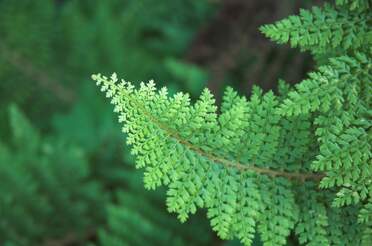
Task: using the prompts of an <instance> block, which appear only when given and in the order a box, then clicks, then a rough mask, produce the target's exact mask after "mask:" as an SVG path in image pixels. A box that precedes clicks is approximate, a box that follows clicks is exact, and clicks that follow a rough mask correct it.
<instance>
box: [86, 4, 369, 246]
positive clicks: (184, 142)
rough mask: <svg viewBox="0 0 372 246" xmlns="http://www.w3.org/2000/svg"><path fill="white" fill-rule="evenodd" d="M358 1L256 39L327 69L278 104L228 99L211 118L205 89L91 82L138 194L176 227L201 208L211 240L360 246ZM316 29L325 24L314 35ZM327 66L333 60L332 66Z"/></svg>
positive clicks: (364, 11)
mask: <svg viewBox="0 0 372 246" xmlns="http://www.w3.org/2000/svg"><path fill="white" fill-rule="evenodd" d="M370 7H371V6H370V4H369V2H368V1H362V0H356V1H341V0H340V1H336V7H331V6H330V5H325V6H324V7H323V8H314V9H313V10H312V11H305V10H303V11H301V13H300V16H299V17H289V18H288V19H286V20H282V21H279V22H277V23H276V24H273V25H265V26H264V27H263V28H262V31H263V32H264V33H265V35H266V36H268V37H270V38H272V39H273V40H275V41H277V42H279V43H285V42H290V43H291V44H292V46H299V47H300V48H301V49H303V50H310V51H312V52H313V53H314V54H317V55H321V56H323V57H329V59H328V60H327V62H326V64H323V65H322V66H320V67H318V68H317V69H316V71H314V72H311V73H309V76H308V78H307V79H305V80H303V81H302V82H300V83H299V84H297V85H296V86H295V88H289V86H287V85H285V84H283V83H282V84H281V85H280V87H279V89H280V93H279V95H274V93H273V92H268V93H263V92H262V91H261V90H260V89H257V88H256V89H255V90H254V91H253V94H252V96H251V98H250V99H249V100H248V99H246V98H244V97H240V96H238V94H237V93H236V92H234V91H233V90H232V89H231V88H227V89H226V91H225V94H224V97H223V102H222V105H221V108H220V110H219V111H218V110H217V107H216V105H215V100H214V98H213V96H212V95H211V93H210V92H209V91H208V90H207V89H205V90H204V91H203V93H202V94H201V96H200V98H199V100H197V101H196V102H195V103H192V102H191V100H190V97H189V95H188V94H183V93H177V94H175V95H173V96H169V95H168V94H167V89H166V88H162V89H161V90H157V89H156V88H155V84H154V82H153V81H150V82H149V83H148V84H144V83H141V85H140V87H139V88H135V86H133V85H132V84H131V83H130V82H126V81H124V80H120V81H119V79H118V78H117V76H116V74H113V75H112V76H111V77H110V78H107V77H105V76H101V75H100V74H97V75H94V76H93V79H94V80H95V81H96V82H97V85H98V86H100V87H101V90H102V91H103V92H105V93H106V96H107V97H109V98H111V103H112V104H114V106H115V108H114V111H115V112H117V113H118V114H119V121H120V122H123V123H124V127H123V132H125V133H127V143H128V144H129V145H131V146H132V154H134V155H135V156H136V164H137V167H138V168H143V169H144V170H145V174H144V183H145V186H146V188H148V189H155V188H157V187H158V186H160V185H166V186H168V192H167V196H168V197H167V206H168V210H169V211H170V212H175V213H177V214H178V218H179V219H180V220H181V221H185V220H186V219H187V218H188V217H189V214H193V213H195V212H196V211H197V209H198V208H206V209H207V215H208V218H209V219H210V222H211V226H212V228H213V229H214V230H215V231H216V232H217V234H218V235H219V236H220V237H221V238H222V239H233V238H238V239H240V241H241V242H242V243H244V244H245V245H251V243H252V241H253V238H254V236H255V234H256V231H257V232H258V233H259V235H260V238H261V240H262V242H263V243H264V245H265V246H266V245H285V244H286V242H287V237H288V236H289V235H290V234H291V232H294V233H295V235H297V237H298V240H299V242H300V243H301V244H304V245H370V244H371V243H372V241H371V227H372V199H371V198H372V162H371V159H372V152H371V142H372V128H371V126H372V121H371V118H372V117H371V116H372V112H371V102H372V100H371V97H372V96H371V95H372V59H371V54H372V49H371V47H370V44H371V30H370V29H371V28H370V27H371V9H370ZM324 23H329V24H330V25H328V24H324ZM334 54H336V55H335V56H334Z"/></svg>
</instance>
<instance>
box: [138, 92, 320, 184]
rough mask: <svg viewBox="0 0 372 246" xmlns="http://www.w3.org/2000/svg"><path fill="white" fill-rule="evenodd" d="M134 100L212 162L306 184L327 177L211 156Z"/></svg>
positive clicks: (151, 118)
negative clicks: (305, 182) (308, 181)
mask: <svg viewBox="0 0 372 246" xmlns="http://www.w3.org/2000/svg"><path fill="white" fill-rule="evenodd" d="M132 99H133V101H134V103H135V104H136V106H137V107H138V108H140V109H141V111H142V112H143V114H144V115H145V116H146V117H147V118H148V119H149V120H150V121H151V122H153V123H154V124H156V125H157V126H158V127H159V128H160V129H162V130H163V131H165V132H166V133H168V135H169V136H170V137H172V138H173V139H175V140H176V141H177V142H178V143H180V144H182V145H184V146H186V147H187V148H188V149H190V150H192V151H194V152H195V153H197V154H198V155H199V156H202V157H204V158H207V159H208V160H210V161H211V162H214V163H220V164H222V165H224V166H225V167H234V168H236V169H238V170H240V171H251V172H255V173H258V174H265V175H269V176H271V177H277V176H280V177H285V178H288V179H296V180H300V181H302V182H304V181H306V180H316V181H319V180H321V179H322V178H324V177H325V176H326V175H325V174H323V173H300V172H286V171H280V170H272V169H269V168H263V167H257V166H255V165H253V164H248V163H241V162H239V161H232V160H228V159H225V158H223V157H220V156H218V155H214V154H210V153H208V152H206V151H204V150H202V149H200V148H199V147H197V146H195V145H193V144H192V143H190V142H189V141H187V140H185V139H183V138H182V137H180V136H179V134H178V133H177V132H176V131H174V130H172V129H170V128H169V127H167V126H166V125H164V124H163V123H161V122H160V121H159V120H157V118H155V117H154V116H153V115H152V114H151V113H149V112H148V111H147V110H146V109H145V108H144V107H143V106H142V105H141V104H139V103H137V102H136V100H135V99H134V98H133V97H132Z"/></svg>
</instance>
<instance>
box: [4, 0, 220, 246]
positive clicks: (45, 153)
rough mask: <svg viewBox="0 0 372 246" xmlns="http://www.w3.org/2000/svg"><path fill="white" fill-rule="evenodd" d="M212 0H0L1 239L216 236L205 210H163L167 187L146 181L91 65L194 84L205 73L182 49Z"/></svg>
mask: <svg viewBox="0 0 372 246" xmlns="http://www.w3.org/2000/svg"><path fill="white" fill-rule="evenodd" d="M149 6H151V7H150V8H149ZM216 6H217V5H216V4H211V3H210V2H208V1H190V0H175V1H166V0H160V1H156V3H154V1H149V0H126V1H119V0H99V1H98V0H95V1H91V0H90V1H87V0H82V1H76V0H65V1H51V0H40V1H31V0H21V1H10V0H0V9H1V12H0V37H1V38H0V81H1V82H0V95H1V97H0V105H1V107H0V139H1V144H0V178H1V184H0V218H1V219H0V244H1V245H85V243H87V242H90V243H92V244H97V245H124V244H128V245H149V243H150V242H152V241H151V240H154V241H153V242H154V243H156V244H157V245H164V244H168V243H172V244H177V245H190V243H192V245H206V244H208V243H210V242H211V240H214V238H213V236H212V233H211V231H210V230H209V228H208V225H207V221H206V220H204V219H203V218H202V217H203V214H201V216H199V217H198V218H196V219H195V221H194V222H193V223H192V226H190V225H179V223H178V222H177V221H176V219H175V218H173V217H172V216H171V215H169V214H168V213H165V212H164V207H165V205H164V191H159V192H156V193H150V192H146V191H145V190H144V189H143V186H142V182H141V178H140V176H141V174H140V173H139V172H137V171H136V170H135V169H134V167H133V165H132V163H133V160H132V159H131V156H130V155H129V153H128V150H126V149H124V150H123V149H122V147H121V146H122V140H121V139H122V136H121V134H120V133H119V132H120V131H119V124H118V123H117V122H116V120H114V117H113V116H112V114H111V110H112V109H111V107H110V106H107V105H106V104H104V100H103V99H102V98H101V97H100V96H99V95H98V93H97V92H96V90H95V86H94V84H92V83H91V81H90V75H91V74H92V73H93V72H94V71H97V70H100V71H106V72H112V71H119V73H120V74H122V75H125V77H126V78H127V79H136V80H138V79H142V80H148V79H150V78H153V77H154V76H156V79H157V80H160V81H163V84H164V85H167V86H170V87H171V88H173V90H174V91H176V90H179V89H187V90H190V91H191V92H198V91H199V88H200V85H204V83H205V82H206V79H207V77H208V76H207V74H206V73H205V72H203V71H202V70H200V69H198V68H197V67H194V66H193V65H189V64H187V63H185V62H182V61H181V59H182V57H183V55H184V53H185V51H186V50H187V47H188V44H189V43H190V41H191V40H192V39H193V36H194V35H195V33H196V32H197V30H198V28H200V26H201V25H202V24H203V23H205V21H207V20H208V19H209V18H211V17H212V16H213V13H214V12H215V9H216ZM183 70H185V71H192V73H191V75H190V74H189V73H188V72H186V73H185V72H184V71H183ZM20 108H21V109H22V110H20ZM22 111H23V112H24V113H23V112H22ZM26 115H27V116H26ZM27 118H29V120H28V119H27ZM118 229H120V230H121V231H122V232H123V233H121V232H118ZM98 231H100V232H99V233H98ZM196 235H198V236H197V238H193V237H194V236H196ZM115 240H118V241H115ZM190 240H191V241H190Z"/></svg>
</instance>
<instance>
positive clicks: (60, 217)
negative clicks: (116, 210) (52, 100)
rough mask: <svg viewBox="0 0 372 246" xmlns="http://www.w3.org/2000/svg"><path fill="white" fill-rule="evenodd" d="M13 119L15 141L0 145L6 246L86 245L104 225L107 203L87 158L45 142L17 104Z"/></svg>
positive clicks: (0, 224) (1, 224)
mask: <svg viewBox="0 0 372 246" xmlns="http://www.w3.org/2000/svg"><path fill="white" fill-rule="evenodd" d="M9 119H10V125H11V129H12V134H11V136H12V138H11V141H10V143H7V142H1V143H0V179H1V185H0V194H1V196H0V207H1V209H0V217H1V220H0V242H1V244H2V245H3V244H4V245H7V243H9V245H39V244H42V243H46V244H48V243H51V242H53V241H55V240H56V241H58V240H59V239H61V238H64V237H65V236H66V235H69V236H70V237H72V238H73V239H74V240H77V239H80V240H84V239H85V236H86V235H87V233H88V231H89V230H92V229H94V227H95V224H97V223H100V222H102V221H103V216H104V204H105V202H106V200H107V195H103V191H102V187H101V185H100V184H99V182H97V180H94V179H93V178H92V177H91V175H90V169H89V165H88V162H87V161H86V158H85V156H84V153H83V152H82V151H81V149H79V148H77V147H76V146H73V145H69V144H65V143H64V142H63V141H60V140H59V139H55V138H48V139H43V138H41V136H40V134H39V133H38V132H37V130H36V129H35V128H33V127H32V126H31V125H30V123H29V122H28V120H27V119H26V118H25V117H24V116H23V114H22V113H21V112H20V111H19V110H18V109H17V107H15V106H14V105H13V106H11V107H10V109H9ZM77 217H78V218H79V219H78V220H77V219H76V218H77ZM77 241H79V240H77Z"/></svg>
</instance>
